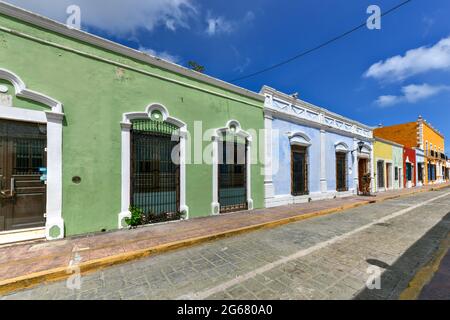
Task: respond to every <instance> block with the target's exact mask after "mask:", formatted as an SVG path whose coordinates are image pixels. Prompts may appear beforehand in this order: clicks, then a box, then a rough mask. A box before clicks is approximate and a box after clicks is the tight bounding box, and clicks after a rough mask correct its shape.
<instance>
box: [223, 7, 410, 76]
mask: <svg viewBox="0 0 450 320" xmlns="http://www.w3.org/2000/svg"><path fill="white" fill-rule="evenodd" d="M411 1H412V0H406V1H404V2H402V3H400V4H398V5H396V6H395V7H393V8H391V9H389V10H388V11H386V12H383V13H382V14H381V17H384V16H386V15H388V14H390V13H392V12H394V11H395V10H397V9H399V8H401V7H403V6H404V5H406V4H407V3H409V2H411ZM366 24H367V22H364V23H362V24H360V25H359V26H357V27H355V28H353V29H351V30H349V31H346V32H344V33H342V34H340V35H338V36H337V37H334V38H332V39H330V40H328V41H326V42H324V43H322V44H320V45H318V46H316V47H314V48H311V49H308V50H306V51H303V52H301V53H299V54H297V55H295V56H293V57H292V58H289V59H287V60H284V61H282V62H279V63H277V64H274V65H272V66H270V67H267V68H265V69H262V70H260V71H256V72H253V73H250V74H248V75H245V76H242V77H239V78H236V79H234V80H231V81H230V82H237V81H241V80H244V79H248V78H251V77H254V76H257V75H260V74H262V73H266V72H268V71H271V70H273V69H276V68H279V67H281V66H284V65H285V64H288V63H290V62H292V61H294V60H297V59H299V58H301V57H303V56H306V55H307V54H310V53H311V52H314V51H317V50H319V49H322V48H323V47H326V46H327V45H329V44H331V43H333V42H336V41H337V40H340V39H342V38H344V37H346V36H348V35H349V34H351V33H353V32H355V31H357V30H359V29H361V28H364V27H365V26H366Z"/></svg>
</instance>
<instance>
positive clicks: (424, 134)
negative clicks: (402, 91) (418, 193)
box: [373, 116, 448, 184]
mask: <svg viewBox="0 0 450 320" xmlns="http://www.w3.org/2000/svg"><path fill="white" fill-rule="evenodd" d="M373 135H374V136H375V137H379V138H382V139H387V140H391V141H394V142H397V143H400V144H402V145H404V146H405V147H407V148H416V149H421V150H423V151H424V153H425V159H424V163H423V164H421V163H418V164H417V166H418V167H417V170H418V172H419V175H422V176H423V180H424V183H425V184H434V183H441V182H444V181H445V178H446V164H447V160H448V159H447V157H446V156H445V138H444V136H443V135H442V133H440V132H439V131H438V130H437V129H435V128H433V126H432V125H431V124H430V123H428V122H427V121H426V120H424V119H423V118H422V117H421V116H419V118H418V119H417V121H416V122H408V123H404V124H398V125H393V126H388V127H380V128H377V129H375V130H374V132H373Z"/></svg>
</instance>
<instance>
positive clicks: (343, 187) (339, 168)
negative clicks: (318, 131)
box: [336, 152, 348, 192]
mask: <svg viewBox="0 0 450 320" xmlns="http://www.w3.org/2000/svg"><path fill="white" fill-rule="evenodd" d="M336 191H338V192H343V191H348V186H347V153H345V152H336Z"/></svg>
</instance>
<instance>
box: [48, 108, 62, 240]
mask: <svg viewBox="0 0 450 320" xmlns="http://www.w3.org/2000/svg"><path fill="white" fill-rule="evenodd" d="M46 116H47V209H46V223H45V234H46V237H47V239H48V240H55V239H62V238H64V220H63V218H62V121H63V118H64V115H63V114H62V113H54V112H46Z"/></svg>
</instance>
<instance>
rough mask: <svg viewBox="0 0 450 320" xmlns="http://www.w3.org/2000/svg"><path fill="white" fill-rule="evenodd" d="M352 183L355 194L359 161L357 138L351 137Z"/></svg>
mask: <svg viewBox="0 0 450 320" xmlns="http://www.w3.org/2000/svg"><path fill="white" fill-rule="evenodd" d="M352 156H353V169H352V170H353V183H354V188H355V192H354V193H355V194H358V192H359V163H358V139H356V138H353V152H352Z"/></svg>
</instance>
